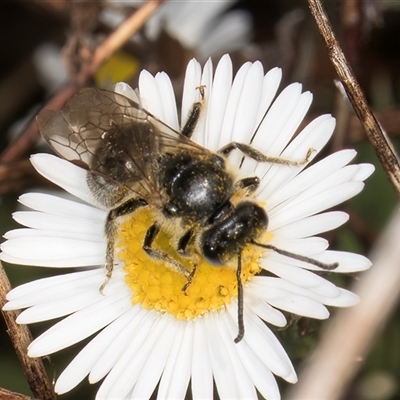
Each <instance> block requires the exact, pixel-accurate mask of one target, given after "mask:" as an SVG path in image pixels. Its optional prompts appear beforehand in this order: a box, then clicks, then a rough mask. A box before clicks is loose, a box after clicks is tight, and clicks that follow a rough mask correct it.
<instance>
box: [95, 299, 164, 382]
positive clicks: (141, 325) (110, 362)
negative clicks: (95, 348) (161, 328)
mask: <svg viewBox="0 0 400 400" xmlns="http://www.w3.org/2000/svg"><path fill="white" fill-rule="evenodd" d="M132 309H135V310H136V311H135V313H134V315H133V318H131V320H130V321H129V323H128V325H126V326H125V327H124V329H123V330H122V331H121V332H120V334H119V335H118V340H112V341H111V342H110V344H109V346H108V347H107V349H105V350H104V352H103V354H101V357H100V358H99V359H98V360H97V362H96V363H95V364H94V366H93V368H92V370H91V372H90V374H89V382H90V383H95V382H98V381H100V380H101V379H103V378H104V377H105V376H106V375H107V374H108V373H109V372H110V371H111V370H112V369H113V368H114V366H115V365H117V363H118V364H119V365H118V368H120V365H121V364H120V359H121V357H122V356H123V355H124V354H125V353H126V352H128V351H129V352H130V354H131V355H132V359H133V357H134V354H135V353H136V352H137V351H138V349H139V348H140V346H141V345H142V343H143V342H144V341H145V340H146V337H147V335H148V333H149V332H150V330H151V329H152V327H153V325H154V321H155V319H156V314H155V313H149V312H148V311H147V310H144V309H142V307H141V306H140V305H137V306H135V307H132ZM132 338H135V340H134V341H132ZM126 362H129V360H126Z"/></svg>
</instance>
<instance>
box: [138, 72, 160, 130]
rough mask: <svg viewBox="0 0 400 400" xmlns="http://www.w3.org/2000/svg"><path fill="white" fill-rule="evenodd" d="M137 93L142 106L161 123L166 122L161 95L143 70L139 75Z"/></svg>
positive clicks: (151, 78) (149, 76) (152, 79)
mask: <svg viewBox="0 0 400 400" xmlns="http://www.w3.org/2000/svg"><path fill="white" fill-rule="evenodd" d="M138 86H139V92H140V100H141V104H142V106H143V107H144V108H145V109H146V110H147V111H149V112H150V113H151V114H153V115H154V116H156V117H157V118H158V119H160V120H161V121H163V122H166V116H165V112H164V107H163V102H162V93H160V91H159V88H158V86H157V83H156V81H155V79H154V77H153V75H151V74H150V72H148V71H146V70H143V71H141V73H140V75H139V84H138Z"/></svg>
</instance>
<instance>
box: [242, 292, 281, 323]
mask: <svg viewBox="0 0 400 400" xmlns="http://www.w3.org/2000/svg"><path fill="white" fill-rule="evenodd" d="M244 302H245V304H246V306H247V307H249V309H250V310H251V311H253V312H254V314H257V315H258V316H259V317H260V318H261V319H263V320H264V321H266V322H269V323H270V324H273V325H275V326H279V327H283V326H285V325H286V318H285V316H284V315H283V314H282V313H281V312H280V311H279V310H277V309H276V308H273V307H271V306H270V305H269V304H268V303H266V302H265V301H263V300H262V299H260V298H259V297H258V296H254V295H253V296H252V295H251V290H245V293H244Z"/></svg>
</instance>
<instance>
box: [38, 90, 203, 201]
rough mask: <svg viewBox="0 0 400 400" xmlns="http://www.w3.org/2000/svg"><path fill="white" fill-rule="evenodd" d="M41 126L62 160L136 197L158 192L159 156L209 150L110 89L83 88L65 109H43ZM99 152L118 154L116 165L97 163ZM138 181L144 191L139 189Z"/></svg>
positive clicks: (41, 129) (112, 156)
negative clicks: (156, 183) (175, 151)
mask: <svg viewBox="0 0 400 400" xmlns="http://www.w3.org/2000/svg"><path fill="white" fill-rule="evenodd" d="M37 122H38V125H39V130H40V132H41V134H42V135H43V138H44V139H45V140H46V141H47V142H48V144H49V145H50V147H52V149H53V150H54V151H55V152H56V153H57V154H58V155H60V156H61V157H62V158H64V159H66V160H68V161H71V162H73V163H74V164H77V165H79V166H81V167H83V168H86V169H87V170H88V171H90V172H92V173H94V174H99V175H102V176H103V177H104V176H105V175H107V176H106V177H107V178H108V179H109V180H110V181H113V182H115V183H117V184H122V185H124V186H125V187H127V188H129V189H131V190H133V191H135V192H138V193H143V189H144V190H145V191H147V192H149V193H154V190H156V189H157V188H155V187H154V177H155V176H156V175H155V174H156V173H157V171H156V170H155V169H156V167H155V162H154V160H155V158H156V157H157V156H158V155H160V154H162V153H165V152H168V151H174V150H176V149H177V148H179V149H186V150H189V151H191V152H196V153H199V152H200V153H205V152H208V150H206V149H205V148H203V147H201V146H200V145H198V144H196V143H194V142H192V141H191V140H190V139H188V138H186V137H185V136H184V135H182V134H180V133H179V132H176V131H175V130H174V129H172V128H170V127H169V126H167V125H166V124H164V123H163V122H162V121H160V120H159V119H157V118H156V117H155V116H153V115H152V114H150V113H149V112H147V111H146V110H145V109H144V108H142V107H141V106H140V105H139V104H137V103H136V102H134V101H132V100H130V99H128V98H127V97H125V96H123V95H120V94H118V93H115V92H111V91H107V90H100V89H94V88H86V89H82V90H80V91H79V92H78V93H77V94H75V95H74V96H72V97H71V98H70V99H69V100H68V101H67V103H66V104H65V107H64V108H63V109H62V110H60V111H50V110H43V111H41V112H40V113H39V115H38V117H37ZM105 142H107V145H108V144H110V145H109V146H106V145H105ZM99 149H102V150H101V151H103V152H108V153H114V154H111V155H110V158H112V160H111V161H112V163H113V164H114V165H113V166H112V167H109V166H107V169H106V168H104V164H103V165H100V164H99V162H98V161H99V160H95V159H96V157H95V156H96V154H98V151H99ZM103 159H104V157H103ZM121 171H122V172H123V173H121ZM134 182H137V183H139V185H140V186H141V187H142V189H140V190H139V189H135V186H137V184H134Z"/></svg>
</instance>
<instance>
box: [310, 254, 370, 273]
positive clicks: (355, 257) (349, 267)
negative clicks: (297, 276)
mask: <svg viewBox="0 0 400 400" xmlns="http://www.w3.org/2000/svg"><path fill="white" fill-rule="evenodd" d="M316 258H317V259H318V260H320V261H322V262H326V263H332V262H338V263H339V266H338V267H337V268H336V269H334V270H332V272H344V273H348V272H358V271H364V270H366V269H368V268H369V267H370V266H371V265H372V263H371V261H370V260H368V258H366V257H364V256H362V255H360V254H354V253H349V252H346V251H332V250H327V251H325V252H324V253H323V254H321V255H319V256H317V257H316ZM309 269H312V268H309ZM315 269H317V268H315Z"/></svg>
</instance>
